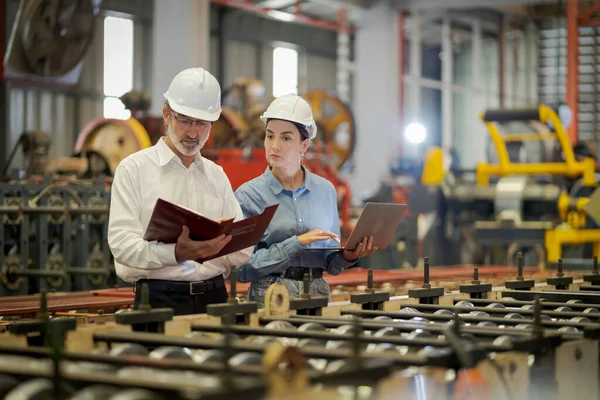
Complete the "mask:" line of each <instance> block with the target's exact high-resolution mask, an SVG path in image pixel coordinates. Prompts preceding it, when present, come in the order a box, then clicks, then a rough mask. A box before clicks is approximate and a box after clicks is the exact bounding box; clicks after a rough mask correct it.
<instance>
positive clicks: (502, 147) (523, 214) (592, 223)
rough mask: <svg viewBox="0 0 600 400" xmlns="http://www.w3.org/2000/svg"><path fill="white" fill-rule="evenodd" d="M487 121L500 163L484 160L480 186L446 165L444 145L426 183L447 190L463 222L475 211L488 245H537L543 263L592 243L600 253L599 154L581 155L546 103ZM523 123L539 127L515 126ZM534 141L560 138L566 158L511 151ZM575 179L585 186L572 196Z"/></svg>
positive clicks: (429, 160) (479, 235)
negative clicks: (522, 156)
mask: <svg viewBox="0 0 600 400" xmlns="http://www.w3.org/2000/svg"><path fill="white" fill-rule="evenodd" d="M480 118H481V120H482V121H483V122H484V124H485V126H486V127H487V130H488V132H489V135H490V139H491V143H492V144H493V146H494V148H495V151H496V156H497V162H482V163H480V164H478V165H477V168H476V177H475V183H474V184H473V183H464V182H460V181H459V180H457V179H456V177H454V176H453V175H452V174H450V173H449V172H448V171H447V170H446V169H445V168H444V165H445V163H444V161H445V155H444V153H443V151H442V149H440V148H432V149H430V150H429V152H428V154H427V157H426V161H425V165H424V169H423V175H422V178H421V183H422V185H424V186H426V187H432V186H439V187H441V188H443V192H444V195H445V197H446V199H447V201H448V204H449V209H450V210H451V211H452V212H453V213H454V215H456V216H457V217H456V218H455V219H457V220H462V221H465V219H466V218H465V216H466V215H469V216H470V217H471V218H472V219H471V222H472V223H473V225H474V227H475V229H474V240H475V241H477V242H479V243H481V244H482V245H484V246H489V247H493V246H505V247H507V248H509V249H512V251H509V253H514V249H515V248H516V247H518V246H529V247H532V248H535V247H537V248H538V250H540V249H542V250H543V251H542V253H545V254H544V259H543V260H539V259H538V260H537V264H538V266H539V267H540V268H545V266H546V265H555V264H557V263H558V260H559V259H561V258H563V256H564V251H565V250H566V249H567V248H569V249H573V248H576V247H578V246H579V247H580V246H582V245H591V250H592V255H594V256H598V255H600V254H599V250H600V228H599V227H600V190H598V180H597V176H596V163H595V160H594V159H592V158H589V157H580V158H578V157H577V156H576V154H575V152H574V150H573V146H572V145H571V142H570V140H569V138H568V136H567V133H566V131H565V129H564V127H563V124H562V122H561V120H560V119H559V117H558V115H557V114H556V112H555V111H554V110H553V109H552V108H551V107H549V106H547V105H543V104H542V105H540V106H539V108H538V109H532V110H487V111H485V112H483V113H481V114H480ZM523 125H527V126H529V127H532V129H531V130H532V131H535V132H520V133H513V132H511V131H510V129H511V128H514V127H515V126H520V127H522V126H523ZM532 141H545V142H547V141H555V142H557V143H558V144H559V146H560V153H561V154H562V158H563V160H556V159H554V160H550V161H549V162H548V161H547V160H544V161H542V162H529V163H528V162H522V160H516V161H515V160H514V158H516V157H514V156H513V157H511V155H510V154H509V151H508V146H507V145H508V144H511V143H512V144H514V143H515V142H520V143H526V142H532ZM513 147H514V146H513ZM446 164H447V163H446ZM491 180H494V182H493V183H490V181H491ZM575 180H578V182H577V185H572V186H574V187H577V188H578V189H579V190H571V192H570V193H568V192H567V190H568V186H570V183H573V181H575ZM592 193H593V194H592ZM474 204H476V206H474ZM474 215H475V217H473V216H474ZM459 216H460V217H459ZM509 256H510V255H509ZM569 258H571V257H569ZM582 258H583V257H582ZM590 260H591V259H590Z"/></svg>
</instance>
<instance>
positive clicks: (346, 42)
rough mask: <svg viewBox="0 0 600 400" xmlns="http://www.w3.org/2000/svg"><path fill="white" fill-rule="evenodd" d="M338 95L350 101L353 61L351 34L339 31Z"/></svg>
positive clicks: (346, 101)
mask: <svg viewBox="0 0 600 400" xmlns="http://www.w3.org/2000/svg"><path fill="white" fill-rule="evenodd" d="M337 44H338V46H337V63H336V68H337V71H336V75H337V76H336V78H337V85H336V87H337V90H336V91H337V96H338V97H339V98H340V100H342V101H343V102H345V103H349V102H350V77H351V73H352V67H353V65H352V62H351V61H350V35H348V33H346V32H340V33H338V37H337Z"/></svg>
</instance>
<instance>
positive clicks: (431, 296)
mask: <svg viewBox="0 0 600 400" xmlns="http://www.w3.org/2000/svg"><path fill="white" fill-rule="evenodd" d="M443 295H444V288H441V287H433V288H432V287H431V284H430V283H429V257H425V258H424V259H423V287H421V288H417V289H409V290H408V297H410V298H413V299H419V303H420V304H439V302H440V297H442V296H443Z"/></svg>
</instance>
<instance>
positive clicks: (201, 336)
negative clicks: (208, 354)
mask: <svg viewBox="0 0 600 400" xmlns="http://www.w3.org/2000/svg"><path fill="white" fill-rule="evenodd" d="M183 337H185V338H190V339H210V338H212V336H210V335H209V334H208V333H206V332H200V331H191V332H188V333H186V334H185V335H183Z"/></svg>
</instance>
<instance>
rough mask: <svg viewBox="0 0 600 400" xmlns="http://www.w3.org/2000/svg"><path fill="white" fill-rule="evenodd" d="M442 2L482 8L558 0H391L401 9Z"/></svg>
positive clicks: (458, 6) (433, 6) (463, 6)
mask: <svg viewBox="0 0 600 400" xmlns="http://www.w3.org/2000/svg"><path fill="white" fill-rule="evenodd" d="M442 3H443V7H444V8H482V7H503V6H528V5H540V4H556V0H487V1H486V0H444V1H443V2H440V0H390V4H391V5H392V7H394V8H397V9H400V10H409V9H413V10H414V9H431V8H440V6H441V4H442Z"/></svg>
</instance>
